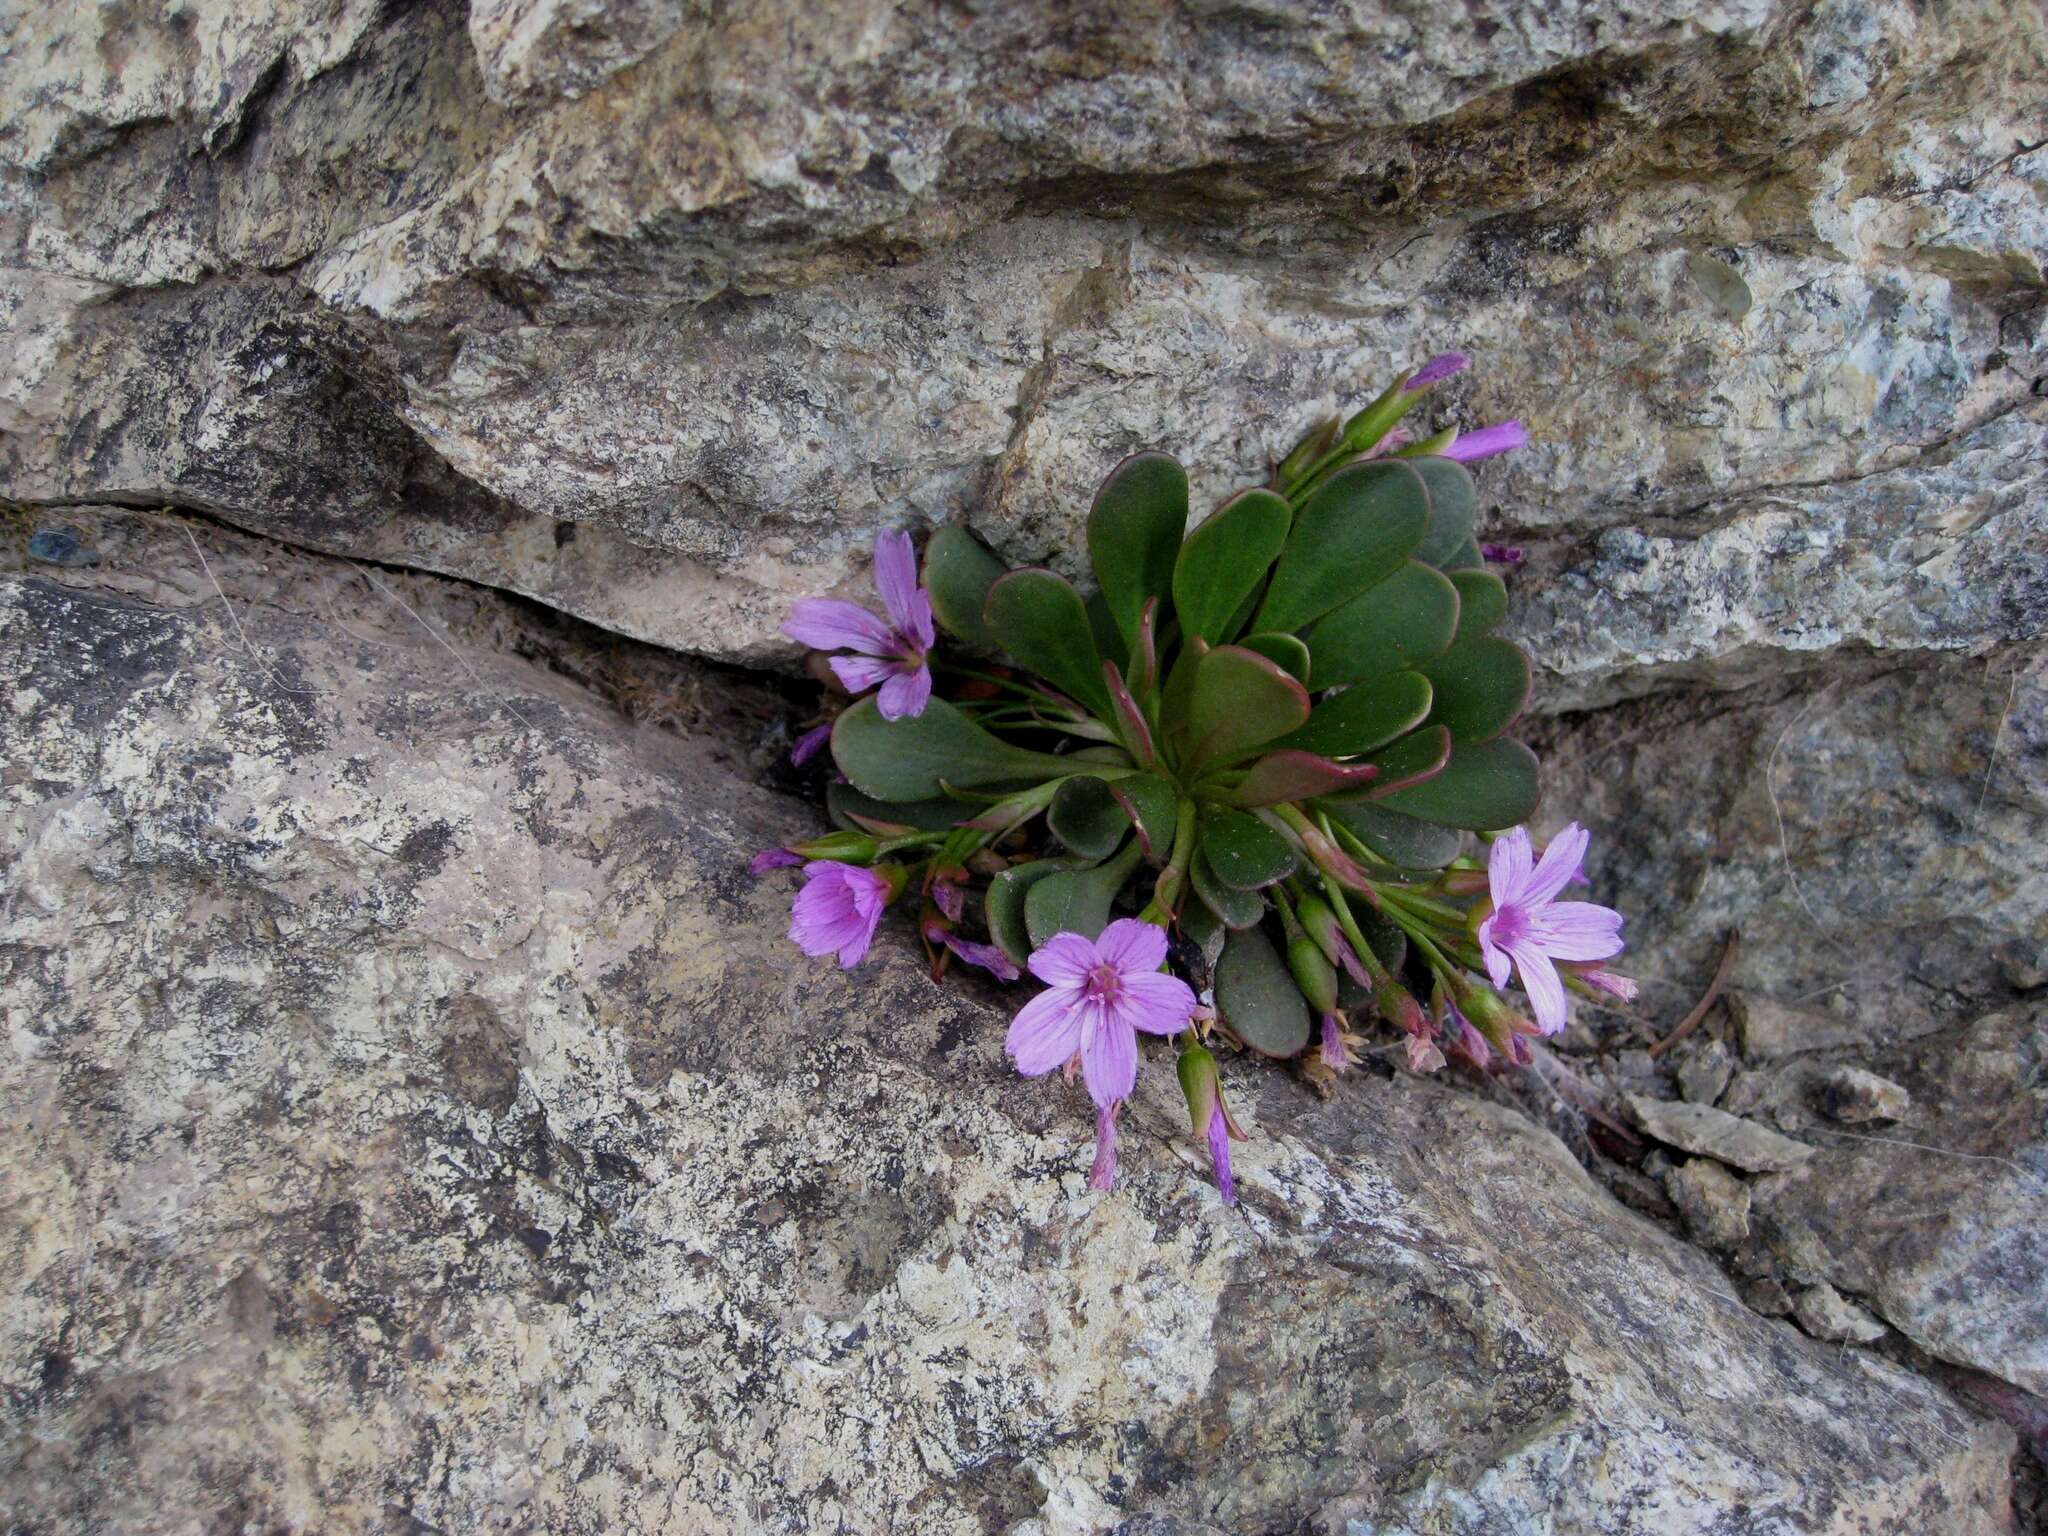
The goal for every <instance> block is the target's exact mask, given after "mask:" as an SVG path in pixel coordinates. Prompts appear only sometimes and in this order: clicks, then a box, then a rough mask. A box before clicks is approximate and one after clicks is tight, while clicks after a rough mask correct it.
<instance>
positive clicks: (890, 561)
mask: <svg viewBox="0 0 2048 1536" xmlns="http://www.w3.org/2000/svg"><path fill="white" fill-rule="evenodd" d="M875 590H876V591H877V592H880V593H881V594H882V607H883V609H884V610H885V611H886V612H887V613H888V615H889V622H890V623H892V624H894V625H895V626H896V628H897V629H898V630H899V631H902V632H905V633H907V632H908V631H909V630H910V628H911V619H912V616H913V614H914V612H915V604H914V601H913V599H915V598H916V596H917V550H916V548H915V546H913V545H912V544H911V542H910V535H909V534H907V533H892V532H888V531H886V530H885V531H884V532H881V533H878V534H876V535H875Z"/></svg>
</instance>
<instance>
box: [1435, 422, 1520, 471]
mask: <svg viewBox="0 0 2048 1536" xmlns="http://www.w3.org/2000/svg"><path fill="white" fill-rule="evenodd" d="M1528 441H1529V434H1528V433H1527V432H1526V431H1524V430H1523V428H1522V424H1521V423H1520V422H1519V421H1503V422H1497V423H1496V424H1494V425H1493V426H1490V427H1481V428H1480V429H1479V430H1478V431H1477V432H1460V433H1459V434H1458V440H1457V441H1456V442H1454V443H1452V444H1451V446H1450V447H1448V448H1446V449H1445V450H1444V457H1445V458H1447V459H1455V460H1457V461H1458V462H1459V463H1460V464H1470V463H1471V462H1472V461H1473V460H1474V459H1490V458H1492V457H1493V456H1494V455H1495V454H1496V453H1506V452H1507V451H1508V450H1509V449H1511V448H1520V447H1521V446H1522V445H1523V444H1525V443H1527V442H1528Z"/></svg>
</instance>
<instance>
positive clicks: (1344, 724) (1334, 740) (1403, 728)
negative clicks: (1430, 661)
mask: <svg viewBox="0 0 2048 1536" xmlns="http://www.w3.org/2000/svg"><path fill="white" fill-rule="evenodd" d="M1432 697H1433V695H1432V693H1431V690H1430V686H1429V679H1428V678H1426V677H1424V676H1423V675H1422V674H1421V673H1420V672H1389V673H1387V674H1386V675H1385V676H1383V677H1372V678H1367V679H1366V680H1365V681H1364V682H1361V683H1353V684H1352V685H1351V686H1350V687H1348V688H1346V689H1345V690H1344V691H1343V692H1341V693H1332V694H1326V695H1325V696H1324V697H1323V698H1322V699H1320V700H1319V701H1317V703H1316V707H1315V708H1314V709H1313V710H1311V711H1310V712H1309V717H1308V723H1307V724H1306V725H1304V726H1303V727H1302V728H1301V729H1300V730H1298V731H1294V732H1292V733H1290V734H1289V735H1286V736H1283V737H1281V738H1280V739H1279V740H1278V741H1276V742H1274V743H1273V747H1274V750H1276V751H1278V750H1279V749H1281V748H1283V747H1294V748H1299V749H1300V750H1301V751H1304V752H1316V753H1320V754H1321V755H1322V756H1324V757H1356V756H1358V755H1359V754H1360V753H1363V752H1374V751H1377V750H1378V749H1379V748H1381V747H1384V746H1385V745H1386V744H1387V743H1388V742H1390V741H1394V740H1396V739H1398V738H1399V737H1401V736H1402V735H1404V734H1405V733H1407V732H1409V731H1412V730H1414V729H1415V727H1416V726H1418V725H1420V724H1422V722H1423V721H1424V720H1427V719H1428V718H1429V707H1430V701H1431V699H1432Z"/></svg>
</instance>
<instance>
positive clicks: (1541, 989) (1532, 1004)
mask: <svg viewBox="0 0 2048 1536" xmlns="http://www.w3.org/2000/svg"><path fill="white" fill-rule="evenodd" d="M1511 953H1512V954H1513V955H1514V957H1515V970H1516V972H1517V973H1518V974H1519V975H1520V976H1521V978H1522V990H1523V991H1524V992H1526V993H1528V995H1529V1011H1530V1012H1531V1013H1532V1014H1534V1015H1535V1016H1536V1027H1537V1028H1538V1029H1540V1030H1542V1031H1543V1033H1544V1034H1546V1035H1555V1034H1560V1033H1562V1032H1563V1030H1564V1025H1565V1006H1564V983H1563V982H1561V981H1559V980H1558V979H1557V967H1556V966H1554V965H1552V964H1551V963H1550V957H1549V956H1548V955H1546V954H1544V953H1543V951H1542V950H1541V949H1539V948H1537V946H1536V944H1535V942H1534V941H1533V940H1524V941H1522V942H1520V943H1518V944H1516V945H1515V946H1514V948H1513V950H1512V951H1511Z"/></svg>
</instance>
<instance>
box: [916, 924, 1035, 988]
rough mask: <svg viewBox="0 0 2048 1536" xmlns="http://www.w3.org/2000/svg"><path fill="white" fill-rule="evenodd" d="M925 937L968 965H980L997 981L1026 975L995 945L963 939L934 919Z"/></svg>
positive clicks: (1012, 979) (1011, 979)
mask: <svg viewBox="0 0 2048 1536" xmlns="http://www.w3.org/2000/svg"><path fill="white" fill-rule="evenodd" d="M924 936H925V938H926V940H927V941H928V942H930V943H933V944H943V945H945V947H946V948H947V949H950V950H951V951H952V952H953V953H954V955H955V956H956V957H957V958H958V959H960V960H961V961H962V962H963V963H965V964H967V965H978V966H980V967H981V968H982V969H983V970H984V971H987V972H988V973H989V975H991V976H993V977H995V979H996V980H997V981H1015V980H1016V979H1017V978H1018V977H1019V976H1021V975H1023V974H1024V973H1023V972H1022V971H1020V970H1018V969H1017V964H1016V962H1015V961H1014V960H1012V959H1011V958H1010V957H1009V956H1008V955H1006V954H1004V953H1003V952H1002V951H1001V950H1000V949H998V948H996V947H995V945H993V944H977V943H975V942H974V941H973V940H972V939H963V938H961V937H960V935H959V934H957V933H955V932H954V931H953V930H952V929H951V928H948V927H947V926H946V925H945V924H944V923H942V922H940V921H938V919H936V918H933V919H931V920H930V921H928V922H926V924H925V925H924Z"/></svg>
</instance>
